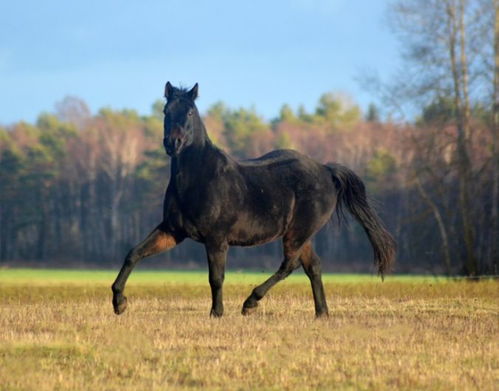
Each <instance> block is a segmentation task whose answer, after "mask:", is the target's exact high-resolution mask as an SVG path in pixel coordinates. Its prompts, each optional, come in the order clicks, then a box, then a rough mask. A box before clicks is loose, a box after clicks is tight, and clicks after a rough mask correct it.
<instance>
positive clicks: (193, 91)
mask: <svg viewBox="0 0 499 391" xmlns="http://www.w3.org/2000/svg"><path fill="white" fill-rule="evenodd" d="M187 94H188V95H189V98H191V99H192V100H195V99H196V98H197V97H198V83H196V84H194V87H192V88H191V90H190V91H189V92H188V93H187Z"/></svg>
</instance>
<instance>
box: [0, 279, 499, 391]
mask: <svg viewBox="0 0 499 391" xmlns="http://www.w3.org/2000/svg"><path fill="white" fill-rule="evenodd" d="M107 285H108V284H106V285H103V284H102V283H95V284H92V283H90V282H87V283H81V284H78V283H75V284H67V283H65V284H54V283H51V284H50V285H47V286H44V285H43V284H36V286H34V287H33V288H31V289H30V288H28V285H27V284H25V283H11V284H9V283H6V282H5V281H4V282H2V283H1V284H0V389H1V390H9V391H10V390H87V389H88V390H164V389H203V390H205V389H230V390H234V389H251V390H255V389H264V390H265V389H279V390H281V389H299V390H304V389H328V390H329V389H335V390H336V389H345V390H349V389H352V390H358V389H373V390H383V389H410V390H413V389H421V390H449V389H459V390H466V389H479V390H494V389H495V390H497V389H499V362H498V361H499V346H498V341H499V322H498V320H499V303H498V302H499V300H498V299H499V289H498V288H499V284H498V283H497V282H492V281H488V282H480V283H469V282H440V283H429V282H415V283H412V282H390V281H388V282H385V283H378V282H376V283H375V282H359V283H339V284H331V283H327V285H326V291H327V293H328V302H329V305H330V312H331V316H330V318H329V319H327V320H314V315H313V302H312V298H311V292H310V288H309V286H308V284H306V283H303V282H298V283H297V282H285V283H282V284H281V285H280V286H277V287H276V288H275V289H273V290H272V291H271V292H270V293H269V295H268V296H267V297H266V298H265V299H264V300H262V304H261V306H260V308H259V310H258V312H257V313H255V314H254V315H252V316H251V317H242V316H241V315H240V314H239V311H240V307H241V304H242V302H243V300H244V299H245V297H246V295H247V294H248V293H249V292H250V288H251V285H249V284H243V283H235V284H228V285H227V286H226V289H225V310H226V315H225V316H224V318H222V319H221V320H220V319H210V318H209V317H208V313H209V306H210V300H209V287H208V285H207V284H200V283H193V282H191V283H189V284H185V285H184V284H180V283H175V284H159V283H155V284H130V286H129V288H128V290H127V295H128V297H129V308H128V310H127V312H126V313H125V314H124V315H122V316H116V315H114V314H113V312H112V307H111V295H110V290H109V288H108V286H107Z"/></svg>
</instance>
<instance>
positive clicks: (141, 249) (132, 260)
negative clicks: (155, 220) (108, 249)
mask: <svg viewBox="0 0 499 391" xmlns="http://www.w3.org/2000/svg"><path fill="white" fill-rule="evenodd" d="M179 242H180V240H177V239H175V238H174V237H173V235H171V234H170V233H168V232H167V230H165V228H164V227H163V225H162V224H160V225H158V226H157V227H156V228H155V229H154V230H153V231H152V232H151V233H150V234H149V235H148V236H147V237H146V238H145V239H144V240H143V241H142V242H140V243H139V244H138V245H137V246H135V247H134V248H133V249H131V250H130V252H129V253H128V255H127V256H126V257H125V262H124V263H123V266H122V267H121V270H120V272H119V274H118V277H116V280H115V281H114V283H113V285H112V287H111V289H112V290H113V307H114V312H115V314H116V315H120V314H122V313H123V312H124V311H125V309H126V307H127V298H126V296H125V295H124V294H123V292H124V291H125V284H126V281H127V279H128V277H129V276H130V273H131V272H132V270H133V268H134V267H135V266H136V265H137V263H138V262H139V261H140V260H141V259H143V258H145V257H149V256H151V255H156V254H159V253H161V252H163V251H166V250H169V249H171V248H173V247H175V246H176V245H177V243H179Z"/></svg>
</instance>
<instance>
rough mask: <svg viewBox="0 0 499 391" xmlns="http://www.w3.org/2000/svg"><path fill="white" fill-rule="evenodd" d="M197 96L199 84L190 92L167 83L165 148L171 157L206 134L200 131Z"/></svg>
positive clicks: (164, 111)
mask: <svg viewBox="0 0 499 391" xmlns="http://www.w3.org/2000/svg"><path fill="white" fill-rule="evenodd" d="M197 96H198V84H197V83H196V84H195V85H194V87H192V88H191V89H190V90H187V89H184V88H177V87H173V86H172V85H171V84H170V82H167V83H166V86H165V98H166V104H165V108H164V110H163V113H164V114H165V119H164V138H163V146H164V147H165V151H166V153H167V154H168V155H169V156H177V155H179V154H180V153H181V152H182V151H183V150H185V149H186V148H188V147H189V146H191V145H192V144H194V143H195V142H196V141H199V140H200V138H202V137H204V132H202V131H200V130H199V128H200V127H201V128H202V123H201V118H200V116H199V112H198V109H197V107H196V105H195V103H194V101H195V100H196V98H197Z"/></svg>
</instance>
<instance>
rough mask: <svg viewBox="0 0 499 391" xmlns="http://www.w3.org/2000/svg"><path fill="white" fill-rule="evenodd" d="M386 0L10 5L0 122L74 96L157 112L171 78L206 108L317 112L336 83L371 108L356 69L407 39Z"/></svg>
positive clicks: (376, 66)
mask: <svg viewBox="0 0 499 391" xmlns="http://www.w3.org/2000/svg"><path fill="white" fill-rule="evenodd" d="M387 3H388V1H386V0H375V1H373V0H329V1H327V0H311V1H305V0H288V1H283V0H277V1H272V0H267V1H261V0H253V1H245V2H239V1H234V0H232V1H225V0H221V1H219V0H211V1H197V0H191V1H181V0H163V1H160V0H142V1H126V0H121V1H115V0H101V1H93V0H87V1H85V2H70V1H59V0H54V1H51V0H47V1H43V2H39V1H22V0H19V1H13V0H10V1H8V0H7V1H3V2H2V3H1V4H0V88H1V92H0V124H4V125H5V124H9V123H12V122H15V121H18V120H21V119H23V120H26V121H29V122H32V121H34V120H35V119H36V117H37V115H38V114H39V113H40V112H42V111H53V108H54V103H55V102H57V101H60V100H61V99H62V98H64V96H66V95H73V96H78V97H80V98H82V99H83V100H85V101H86V102H87V104H88V105H89V106H90V108H91V109H92V111H93V112H95V111H97V110H98V109H99V108H101V107H103V106H110V107H112V108H116V109H120V108H133V109H136V110H138V111H139V112H140V113H143V114H147V113H149V112H150V107H151V104H152V103H153V102H154V101H155V100H156V99H159V98H161V97H162V94H163V88H164V84H165V82H166V81H167V80H170V81H171V82H172V83H173V84H174V85H177V84H179V83H181V84H183V85H184V86H190V85H192V84H194V83H195V82H199V85H200V98H199V101H198V107H199V108H200V110H201V111H205V110H206V109H207V108H208V107H209V106H210V105H211V104H213V103H215V102H216V101H220V100H221V101H224V102H225V103H226V104H227V105H228V106H230V107H234V108H236V107H241V106H242V107H254V108H255V109H256V110H257V112H258V113H260V114H261V115H263V116H264V117H265V118H267V119H270V118H272V117H274V116H276V115H277V114H278V112H279V109H280V107H281V106H282V104H284V103H288V104H290V105H291V106H292V107H293V108H297V107H298V105H300V104H303V105H304V106H305V107H306V108H307V109H309V110H312V109H313V108H314V107H315V105H316V103H317V100H318V98H319V96H320V95H321V94H322V93H324V92H328V91H341V92H346V93H349V94H350V95H351V96H352V97H353V99H354V100H355V101H357V102H358V103H359V104H360V105H361V106H362V107H363V108H365V107H366V106H367V105H368V103H369V102H371V101H376V97H375V96H372V95H371V94H370V93H369V92H367V91H366V90H364V89H363V88H362V86H361V85H360V84H359V82H358V81H357V80H356V79H357V77H358V76H359V75H360V74H362V73H364V72H365V71H370V72H376V73H378V74H379V75H380V76H381V77H389V75H390V74H393V73H394V71H395V69H396V67H397V65H398V59H399V56H398V48H397V45H396V42H395V39H394V37H393V35H392V34H391V33H390V31H389V29H388V28H387V27H385V26H384V15H385V13H386V12H385V11H386V6H387Z"/></svg>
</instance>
